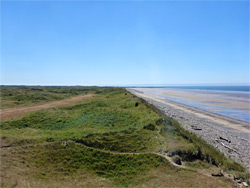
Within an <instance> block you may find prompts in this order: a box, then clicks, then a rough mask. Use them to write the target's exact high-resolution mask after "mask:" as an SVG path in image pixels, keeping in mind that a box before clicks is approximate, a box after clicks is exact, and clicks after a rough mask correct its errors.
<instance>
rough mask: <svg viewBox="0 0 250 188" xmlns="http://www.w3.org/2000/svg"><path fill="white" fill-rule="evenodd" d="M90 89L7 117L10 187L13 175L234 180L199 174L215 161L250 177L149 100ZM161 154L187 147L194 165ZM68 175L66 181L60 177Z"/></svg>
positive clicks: (53, 180)
mask: <svg viewBox="0 0 250 188" xmlns="http://www.w3.org/2000/svg"><path fill="white" fill-rule="evenodd" d="M15 89H16V88H15ZM15 89H14V90H15ZM18 89H19V88H18ZM38 89H40V87H39V88H38ZM42 89H43V90H42V91H44V90H46V91H47V90H50V89H47V88H42ZM63 89H64V88H62V90H63ZM83 89H86V88H83ZM92 89H93V90H91V89H89V90H88V91H87V92H95V93H96V95H95V96H94V97H92V98H90V99H87V100H84V101H81V102H79V103H77V104H72V105H71V106H66V107H57V108H51V109H46V110H40V111H37V112H33V113H30V114H27V115H24V116H23V117H20V118H18V119H14V120H10V121H2V122H1V124H0V128H1V143H2V145H4V146H8V148H6V149H2V150H3V152H2V153H1V155H2V156H1V172H2V174H1V178H2V179H3V181H2V185H1V186H2V187H10V186H11V183H10V182H9V181H8V174H10V173H11V174H12V175H11V177H12V178H14V179H15V180H13V181H14V182H17V187H18V185H19V186H22V185H26V184H29V185H30V186H33V187H35V186H36V187H44V186H45V187H53V185H56V186H59V187H60V186H69V187H73V185H75V186H76V187H77V186H79V187H81V186H85V187H95V186H108V187H129V186H131V187H136V186H138V187H140V186H150V187H152V186H153V187H157V186H158V187H166V186H177V185H178V186H184V187H185V185H189V186H196V185H200V186H213V185H219V186H223V187H230V186H232V185H233V182H232V181H230V180H227V179H225V178H215V177H210V176H207V175H205V174H200V173H199V170H200V169H203V168H204V167H206V169H208V171H207V173H209V168H213V165H217V166H219V167H221V168H223V169H225V170H227V171H228V172H229V173H232V174H234V175H235V176H238V177H241V178H245V179H246V178H247V177H248V174H247V172H246V171H245V169H244V168H243V167H241V166H240V165H238V164H236V163H234V162H232V161H231V160H229V159H227V158H225V157H224V156H223V155H222V154H221V153H219V152H217V151H216V150H215V149H214V148H212V147H211V146H210V145H208V144H207V143H205V142H204V141H203V140H201V139H199V138H198V137H196V136H195V135H193V134H191V133H189V132H187V131H185V130H184V129H182V128H181V127H180V126H179V124H178V123H177V122H176V121H174V120H173V119H170V118H169V117H166V116H165V115H164V114H162V113H161V112H160V111H159V110H157V109H156V108H155V107H153V106H151V105H150V104H148V103H146V102H145V101H144V100H141V99H139V98H137V97H135V96H133V95H132V94H130V93H128V92H127V91H125V90H124V89H121V88H98V89H96V88H92ZM67 91H71V90H70V88H67ZM67 91H66V94H67ZM84 92H85V91H84ZM17 93H18V92H17ZM66 94H65V95H66ZM28 103H29V102H27V104H28ZM25 105H26V104H25ZM157 152H167V153H171V152H172V153H173V154H174V155H175V156H176V155H180V158H182V160H185V153H186V155H187V156H188V157H187V156H186V159H187V160H188V159H189V158H190V156H191V158H192V157H193V160H191V161H190V160H189V161H187V162H188V165H189V166H191V167H192V170H190V169H182V168H179V167H175V166H173V165H172V164H170V163H169V161H168V160H166V159H165V158H164V157H162V156H159V155H157V154H155V153H157ZM197 154H199V157H198V155H197ZM201 155H202V157H201ZM173 157H174V156H173ZM197 160H198V161H199V162H197ZM17 169H18V170H17ZM20 169H22V170H20ZM198 177H200V178H198ZM81 178H82V180H81ZM20 179H22V181H21V180H20ZM63 179H67V180H68V182H67V184H63V183H59V182H60V181H62V180H63ZM69 179H71V180H69ZM88 179H91V180H92V182H88V181H87V180H88ZM164 179H165V180H167V181H164ZM174 180H178V181H180V182H176V181H174ZM201 180H202V181H201ZM13 181H12V182H13ZM74 181H75V182H74ZM82 181H86V182H88V183H86V184H84V183H83V182H82ZM156 181H158V182H156ZM81 182H82V183H81ZM181 182H183V183H181Z"/></svg>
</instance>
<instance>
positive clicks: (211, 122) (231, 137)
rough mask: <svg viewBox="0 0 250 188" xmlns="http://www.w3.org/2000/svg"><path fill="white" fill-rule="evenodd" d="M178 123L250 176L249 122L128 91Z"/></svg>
mask: <svg viewBox="0 0 250 188" xmlns="http://www.w3.org/2000/svg"><path fill="white" fill-rule="evenodd" d="M126 89H127V91H129V92H130V93H132V94H134V95H136V96H137V97H140V98H143V99H144V100H146V101H147V102H149V103H151V104H153V105H154V106H155V107H157V108H158V109H160V110H161V111H163V112H164V113H165V114H166V115H167V116H169V117H172V118H174V119H175V120H177V121H178V122H179V123H180V125H181V126H182V127H183V128H184V129H186V130H188V131H190V132H193V133H195V134H196V135H197V136H199V137H201V138H202V139H204V140H205V141H206V142H208V143H209V144H211V145H213V146H214V147H215V148H217V149H218V150H219V151H220V152H222V153H224V155H226V156H227V157H230V158H232V159H233V160H234V161H236V162H238V163H240V164H242V165H243V166H245V167H246V168H247V169H248V171H249V172H250V150H249V148H250V127H249V123H248V122H244V121H241V120H237V119H231V118H228V117H225V116H222V115H218V114H215V113H211V112H207V111H204V110H200V109H198V108H194V107H191V106H187V105H185V104H181V103H177V102H173V101H170V100H167V99H161V98H159V97H157V96H152V95H149V94H146V93H144V92H142V91H138V90H137V89H138V88H135V89H131V88H126Z"/></svg>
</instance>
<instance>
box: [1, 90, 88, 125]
mask: <svg viewBox="0 0 250 188" xmlns="http://www.w3.org/2000/svg"><path fill="white" fill-rule="evenodd" d="M92 96H93V94H87V95H80V96H76V97H72V98H69V99H63V100H59V101H53V102H48V103H45V104H42V105H37V106H31V107H23V108H14V109H13V108H12V109H6V110H1V111H0V119H1V120H7V119H12V118H17V117H20V116H22V115H24V114H27V113H30V112H35V111H38V110H41V109H47V108H52V107H59V106H68V105H72V104H74V103H76V102H79V101H81V100H86V99H89V98H91V97H92Z"/></svg>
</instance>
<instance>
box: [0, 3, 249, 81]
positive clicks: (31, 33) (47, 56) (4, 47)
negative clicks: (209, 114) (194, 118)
mask: <svg viewBox="0 0 250 188" xmlns="http://www.w3.org/2000/svg"><path fill="white" fill-rule="evenodd" d="M0 3H1V59H0V60H1V84H4V85H13V84H14V85H100V86H102V85H109V86H110V85H114V86H116V85H147V84H148V85H150V84H152V85H153V84H155V85H163V84H165V85H172V84H173V85H175V84H177V85H178V84H190V85H193V84H200V85H203V84H212V85H213V84H214V85H218V84H249V83H250V63H249V51H250V49H249V1H244V0H243V1H202V0H201V1H132V0H130V1H80V0H79V1H59V0H58V1H8V0H5V1H1V2H0Z"/></svg>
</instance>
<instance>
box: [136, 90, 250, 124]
mask: <svg viewBox="0 0 250 188" xmlns="http://www.w3.org/2000/svg"><path fill="white" fill-rule="evenodd" d="M136 90H138V91H140V92H143V93H144V94H147V95H148V96H151V97H154V98H155V97H157V98H158V99H163V100H166V101H173V102H176V103H180V104H185V105H188V106H191V107H194V108H198V109H200V110H204V111H207V112H212V113H215V114H218V115H222V116H225V117H229V118H233V119H238V120H241V121H246V122H248V123H250V93H248V92H223V91H204V90H188V89H168V88H136Z"/></svg>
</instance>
